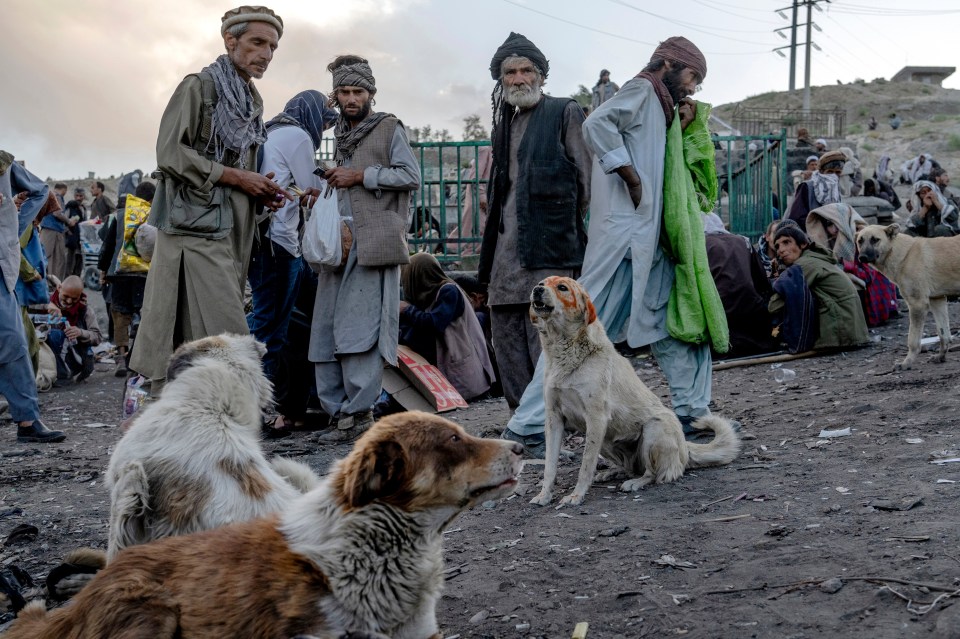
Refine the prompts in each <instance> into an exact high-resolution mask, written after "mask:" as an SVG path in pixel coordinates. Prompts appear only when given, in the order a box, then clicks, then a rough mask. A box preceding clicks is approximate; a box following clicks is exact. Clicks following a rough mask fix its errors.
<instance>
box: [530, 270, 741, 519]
mask: <svg viewBox="0 0 960 639" xmlns="http://www.w3.org/2000/svg"><path fill="white" fill-rule="evenodd" d="M530 301H531V307H530V319H531V320H532V321H533V323H534V324H535V325H536V327H537V330H538V331H539V332H540V342H541V344H542V345H543V356H544V359H545V363H546V369H545V372H544V379H543V386H544V401H545V403H546V416H547V421H546V433H545V436H546V448H547V452H546V467H545V469H544V473H543V490H541V491H540V494H539V495H537V496H536V497H535V498H534V499H533V500H532V501H531V502H530V503H532V504H539V505H541V506H545V505H546V504H548V503H550V500H551V498H552V496H553V492H552V491H553V484H554V481H555V480H556V476H557V461H558V458H559V455H560V442H561V440H562V438H563V431H564V428H565V427H568V428H572V429H575V430H577V431H579V432H581V433H586V444H585V447H584V452H583V461H582V463H581V465H580V475H579V477H578V479H577V486H576V488H575V489H574V491H573V492H572V493H570V494H569V495H567V496H565V497H564V498H563V499H562V500H561V502H560V504H561V505H564V504H573V505H577V504H580V503H581V502H583V498H584V496H586V494H587V490H588V489H589V488H590V484H591V483H593V481H594V473H595V472H596V470H597V458H598V457H599V455H600V453H601V452H602V453H603V455H604V457H605V458H607V459H608V460H609V461H610V462H612V463H613V464H614V465H616V466H617V467H618V468H617V470H614V471H612V472H607V473H601V474H600V475H597V477H596V480H597V481H609V480H610V479H613V478H614V477H617V476H624V475H626V476H628V477H633V479H629V480H627V481H625V482H624V483H623V484H621V486H620V490H624V491H635V490H639V489H641V488H643V487H644V486H646V485H647V484H650V483H654V482H656V483H658V484H660V483H664V482H671V481H674V480H676V479H678V478H679V477H680V476H682V475H683V471H684V470H685V469H687V468H695V467H699V466H711V465H719V464H729V463H730V462H731V461H733V460H734V459H736V457H737V455H738V454H739V452H740V439H739V438H738V437H737V434H736V433H735V432H734V430H733V428H732V426H731V425H730V423H729V422H728V421H727V420H725V419H723V418H720V417H716V416H713V415H710V416H706V417H701V418H700V419H699V420H697V422H696V426H697V427H698V428H709V429H712V430H713V431H714V439H713V441H711V442H710V443H709V444H691V443H688V442H687V441H686V440H685V439H684V437H683V430H682V427H681V426H680V421H679V420H678V419H677V416H676V415H675V414H674V413H673V411H671V410H668V409H667V408H666V407H665V406H664V405H663V404H662V403H661V402H660V400H659V399H658V398H657V397H656V395H654V394H653V393H652V392H650V389H648V388H647V387H646V386H645V385H644V383H643V382H642V381H640V378H638V377H637V375H636V373H635V372H634V370H633V367H632V366H631V365H630V362H629V361H627V359H626V358H624V357H622V356H621V355H620V354H619V353H617V351H616V349H615V348H614V347H613V344H612V343H611V342H610V339H609V338H608V337H607V333H606V331H605V330H604V328H603V325H602V324H601V323H600V321H599V320H598V319H597V313H596V310H595V309H594V307H593V302H591V301H590V298H589V296H588V295H587V293H586V291H584V290H583V287H582V286H580V284H579V283H578V282H577V281H576V280H572V279H570V278H567V277H548V278H547V279H545V280H543V281H542V282H540V283H539V284H538V285H537V286H536V287H534V289H533V292H532V293H531V295H530Z"/></svg>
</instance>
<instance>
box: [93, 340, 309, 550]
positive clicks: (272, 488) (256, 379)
mask: <svg viewBox="0 0 960 639" xmlns="http://www.w3.org/2000/svg"><path fill="white" fill-rule="evenodd" d="M265 352H266V348H265V347H264V346H263V344H261V343H260V342H258V341H257V340H256V339H254V338H253V337H252V336H250V335H230V334H223V335H217V336H212V337H205V338H203V339H198V340H194V341H192V342H187V343H185V344H183V345H182V346H180V347H179V348H178V349H177V350H176V351H175V352H174V354H173V355H172V356H171V358H170V363H169V365H168V367H167V383H166V386H165V387H164V389H163V393H162V394H161V395H160V398H159V399H158V400H157V401H156V402H154V403H153V404H150V405H149V406H147V407H146V408H145V409H144V410H143V411H142V412H141V413H140V414H139V415H138V416H137V418H136V421H135V422H134V424H133V426H132V427H131V428H130V430H129V431H128V432H127V433H126V434H125V435H124V436H123V437H122V438H121V439H120V441H119V442H118V443H117V445H116V448H115V449H114V451H113V454H112V455H111V457H110V464H109V467H108V469H107V477H106V483H107V487H108V488H109V490H110V528H109V533H108V535H109V537H108V544H107V555H108V558H109V559H112V558H113V557H114V556H116V554H117V553H118V552H119V551H120V550H121V549H123V548H126V547H127V546H133V545H136V544H143V543H147V542H150V541H154V540H156V539H160V538H163V537H171V536H174V535H186V534H189V533H193V532H199V531H201V530H209V529H211V528H216V527H218V526H223V525H224V524H229V523H233V522H238V521H248V520H250V519H254V518H257V517H265V516H266V515H269V514H271V513H275V512H277V511H279V510H280V509H281V508H282V507H283V506H285V505H286V504H287V503H289V502H290V501H292V500H293V499H295V498H296V497H297V496H299V495H300V494H301V493H302V492H306V491H307V490H309V489H311V488H313V487H315V486H316V485H317V484H318V483H319V478H318V477H317V476H316V475H315V474H314V473H313V471H312V470H310V468H309V467H308V466H306V465H305V464H300V463H297V462H294V461H291V460H287V459H283V458H276V459H274V460H273V461H268V460H267V458H266V456H265V455H264V454H263V450H262V449H261V447H260V425H261V412H262V410H263V409H264V408H265V407H267V406H269V404H270V402H272V400H273V389H272V387H271V385H270V382H269V381H268V380H267V378H266V376H264V374H263V369H262V364H261V361H260V359H261V357H262V356H263V354H264V353H265Z"/></svg>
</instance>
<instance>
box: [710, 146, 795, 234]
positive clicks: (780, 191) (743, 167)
mask: <svg viewBox="0 0 960 639" xmlns="http://www.w3.org/2000/svg"><path fill="white" fill-rule="evenodd" d="M713 140H714V143H715V144H716V145H718V146H719V147H720V148H719V149H718V150H717V159H718V161H717V174H718V175H717V177H718V179H719V180H720V199H719V200H718V201H717V208H716V211H717V213H718V214H719V215H720V217H722V218H723V219H724V221H725V222H727V224H728V227H729V229H730V231H731V232H732V233H736V234H738V235H745V236H747V237H749V238H750V239H751V240H756V239H758V238H759V237H760V236H761V235H763V232H764V231H765V230H766V228H767V225H768V224H769V223H770V222H772V221H773V220H774V219H775V217H777V216H778V213H777V211H779V215H781V216H782V214H783V204H782V203H783V202H786V197H787V190H788V188H789V187H788V182H787V138H786V130H784V129H781V130H780V133H779V134H771V135H715V136H713ZM751 144H753V145H755V147H756V149H755V150H751V149H750V145H751Z"/></svg>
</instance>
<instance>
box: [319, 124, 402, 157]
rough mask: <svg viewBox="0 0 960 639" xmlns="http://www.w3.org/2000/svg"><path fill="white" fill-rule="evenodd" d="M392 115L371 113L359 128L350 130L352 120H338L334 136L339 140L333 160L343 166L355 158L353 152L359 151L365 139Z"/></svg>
mask: <svg viewBox="0 0 960 639" xmlns="http://www.w3.org/2000/svg"><path fill="white" fill-rule="evenodd" d="M391 116H393V114H391V113H382V112H381V113H371V114H370V115H369V116H367V118H366V119H365V120H364V121H363V122H361V123H360V124H358V125H357V126H355V127H353V128H352V129H351V128H350V120H348V119H346V118H345V117H343V114H340V117H339V118H337V126H336V127H335V128H334V129H333V135H334V136H335V137H336V138H337V150H336V151H335V152H334V154H333V159H334V160H336V162H337V164H338V165H343V162H344V160H349V159H350V158H351V157H353V152H354V151H356V150H357V147H358V146H360V143H361V142H363V138H365V137H367V135H368V134H369V133H370V132H371V131H373V130H374V129H375V128H377V125H378V124H380V122H381V121H382V120H383V119H384V118H387V117H391Z"/></svg>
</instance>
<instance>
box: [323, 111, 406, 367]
mask: <svg viewBox="0 0 960 639" xmlns="http://www.w3.org/2000/svg"><path fill="white" fill-rule="evenodd" d="M343 166H344V167H346V168H352V162H351V160H350V159H347V160H344V162H343ZM363 186H364V188H366V189H368V190H370V191H376V190H378V189H379V190H384V191H388V190H392V191H413V190H416V189H417V188H418V187H419V186H420V165H419V163H418V162H417V158H416V157H414V155H413V151H412V150H411V149H410V143H409V142H408V141H407V134H406V132H405V131H404V129H403V127H402V126H400V125H398V126H397V128H396V130H395V131H394V133H393V140H392V141H391V143H390V162H389V165H384V166H368V167H364V169H363ZM338 195H339V197H338V198H337V204H338V207H339V210H340V217H341V218H343V219H344V220H345V221H346V222H347V224H348V225H349V226H350V227H351V229H352V227H353V210H352V208H351V204H350V198H349V196H347V194H346V192H345V191H344V192H343V193H339V194H338ZM399 331H400V267H399V266H382V267H369V266H360V265H359V264H357V244H356V242H354V243H353V245H352V246H351V247H350V256H349V257H348V259H347V264H346V266H345V267H344V270H343V272H340V273H337V272H334V271H333V270H332V269H327V268H326V267H324V269H323V270H321V271H320V273H319V275H318V277H317V297H316V301H315V303H314V308H313V324H312V326H311V328H310V352H309V357H310V361H311V362H333V361H336V360H337V357H338V356H342V355H350V354H359V353H365V352H367V351H369V350H370V349H372V348H373V347H375V346H376V347H377V348H378V349H379V351H380V355H381V356H382V357H383V359H384V360H386V361H387V362H389V363H391V364H394V365H395V364H396V362H397V340H398V337H399Z"/></svg>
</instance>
